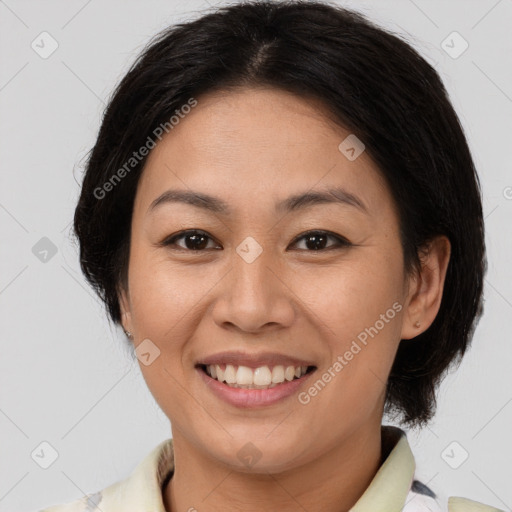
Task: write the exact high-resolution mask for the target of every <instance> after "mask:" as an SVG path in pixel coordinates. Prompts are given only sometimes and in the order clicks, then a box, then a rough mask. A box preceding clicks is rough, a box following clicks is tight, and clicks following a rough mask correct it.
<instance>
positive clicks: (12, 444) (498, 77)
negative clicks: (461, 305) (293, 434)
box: [0, 0, 512, 512]
mask: <svg viewBox="0 0 512 512" xmlns="http://www.w3.org/2000/svg"><path fill="white" fill-rule="evenodd" d="M212 3H213V0H212ZM342 3H343V5H347V6H350V7H353V8H355V9H357V10H360V11H362V12H363V13H366V14H367V15H369V17H370V18H371V19H373V20H375V21H376V22H378V23H380V24H381V25H383V26H385V27H388V28H390V29H392V30H393V31H395V32H398V33H402V34H405V35H407V37H408V39H409V41H410V42H411V44H413V46H415V47H416V48H417V49H418V50H419V51H420V52H421V53H422V54H423V55H424V56H425V57H426V58H427V60H429V61H430V62H432V63H434V64H435V66H436V69H438V70H439V72H440V74H441V76H442V78H443V80H444V82H445V84H446V87H447V88H448V90H449V93H450V95H451V97H452V101H453V103H454V106H455V108H456V110H457V112H458V114H459V116H460V118H461V121H462V124H463V126H464V129H465V131H466V134H467V137H468V139H469V142H470V146H471V148H472V151H473V155H474V159H475V162H476V165H477V168H478V171H479V174H480V177H481V181H482V186H483V193H484V212H485V217H486V228H487V234H486V236H487V248H488V259H489V271H488V274H487V279H486V281H485V315H484V317H483V318H482V320H481V322H480V324H479V327H478V328H477V331H476V335H475V338H474V341H473V347H472V349H471V351H470V352H469V353H468V354H467V357H466V358H465V360H464V362H463V363H462V365H461V366H460V368H459V369H458V371H457V373H454V374H452V375H450V376H449V377H448V378H447V379H446V380H445V381H444V383H443V385H442V387H441V390H440V394H439V408H438V414H437V416H436V419H435V421H434V422H433V423H432V424H431V425H430V427H429V428H427V429H425V430H424V431H422V432H416V431H409V433H408V437H409V440H410V443H411V445H412V448H413V451H414V453H415V455H416V461H417V466H418V475H419V476H420V477H421V478H422V480H423V481H424V482H425V483H427V484H428V485H430V486H431V487H432V488H433V489H434V490H435V491H437V492H439V493H440V494H441V495H445V496H448V495H459V496H466V497H470V498H472V499H476V500H479V501H482V502H484V503H487V504H490V505H494V506H496V507H499V508H502V509H504V510H510V508H511V506H512V487H511V485H510V481H511V471H510V466H511V459H512V457H511V454H512V441H511V436H510V433H511V425H512V403H511V402H512V385H511V377H510V368H511V367H512V346H511V339H512V327H511V323H510V321H509V319H510V317H511V314H512V285H511V283H512V271H511V266H510V259H511V257H512V242H511V239H512V237H511V227H510V226H511V221H512V188H511V187H512V173H511V165H510V149H511V148H512V137H511V133H512V130H511V128H512V70H511V65H510V62H511V60H510V55H512V41H511V28H512V0H500V1H497V0H481V1H467V0H464V1H463V0H451V1H427V0H414V1H412V0H395V1H388V2H383V1H377V0H374V1H364V2H363V1H359V2H348V1H347V2H342ZM225 4H226V3H225V2H220V3H219V4H218V5H225ZM207 8H209V5H208V3H207V2H206V1H201V0H197V1H193V2H192V1H191V2H184V1H181V2H180V1H169V0H166V1H157V0H152V1H146V2H142V1H138V2H135V1H126V0H125V1H121V0H115V1H114V0H110V1H108V2H106V1H103V2H100V1H98V0H92V1H91V0H89V1H85V2H84V1H82V0H68V1H59V2H57V1H46V2H36V1H22V0H17V1H16V0H6V1H0V26H1V29H0V51H1V66H0V109H1V117H0V120H1V121H0V162H1V166H2V170H1V174H0V176H1V187H0V225H1V230H2V243H1V244H0V258H1V261H0V325H1V327H2V331H1V355H0V379H1V381H0V446H1V454H0V511H25V512H26V511H31V510H36V509H38V508H42V507H43V506H48V505H50V504H55V503H61V502H65V501H69V500H71V499H75V498H78V497H80V496H82V495H83V494H84V493H93V492H95V491H97V490H99V489H102V488H104V487H106V486H107V485H110V484H111V483H113V482H115V481H118V480H120V479H121V478H125V477H126V476H127V475H128V474H129V473H130V472H131V471H132V470H133V468H134V467H135V466H136V464H137V463H138V462H139V461H140V460H141V459H142V458H143V457H144V456H145V455H146V454H147V453H148V452H149V451H150V450H151V449H152V448H153V447H155V446H156V444H157V443H159V442H160V441H162V440H163V439H165V438H167V437H169V436H170V428H169V423H168V421H167V418H166V417H165V416H164V415H163V413H162V412H161V411H160V410H159V408H158V406H157V405H156V403H155V401H154V400H153V398H152V396H151V395H150V393H149V391H148V390H147V387H146V384H145V382H144V380H143V379H142V377H141V373H140V369H139V367H138V365H137V364H134V363H132V360H131V357H130V355H129V353H128V351H127V350H126V349H125V348H124V341H123V339H122V336H121V333H120V332H119V331H117V330H115V329H113V328H111V327H110V326H109V324H108V322H107V320H106V315H105V313H104V311H103V308H102V306H101V304H100V303H99V300H98V299H96V297H95V296H94V294H93V292H92V291H91V290H90V289H89V287H88V286H87V285H86V283H85V281H84V279H83V278H82V275H81V273H80V271H79V266H78V258H77V252H76V247H75V246H74V245H73V243H72V241H71V238H70V231H69V229H70V222H71V219H72V215H73V210H74V206H75V201H76V199H77V196H78V191H79V183H80V180H81V170H82V167H81V164H82V163H83V157H84V156H85V154H86V152H87V151H88V150H89V148H90V147H91V146H92V144H93V142H94V138H95V135H96V133H97V130H98V128H99V123H100V119H101V113H102V110H103V108H104V102H105V101H106V100H107V98H108V96H109V94H110V92H111V91H112V89H113V87H114V85H115V84H116V83H117V82H118V81H119V80H120V79H121V77H122V76H123V74H124V73H125V72H126V70H127V69H128V66H129V65H130V64H131V62H132V61H133V59H134V58H135V55H136V54H137V53H138V52H139V51H140V50H141V49H142V48H143V46H144V44H145V43H146V42H147V41H148V39H149V38H150V37H151V36H152V35H154V34H155V33H156V32H157V31H158V30H160V29H162V28H164V27H165V26H167V25H169V24H171V23H174V22H177V21H182V20H186V19H190V18H192V17H195V16H196V15H197V14H198V13H199V12H201V11H203V10H204V9H207ZM43 31H47V32H49V33H50V34H51V36H52V37H53V38H54V39H55V40H56V41H57V42H58V45H59V46H58V49H57V50H56V51H55V52H54V53H53V54H52V55H51V56H50V57H48V58H47V59H43V58H41V57H40V56H39V55H38V54H37V53H36V52H35V51H34V50H33V49H32V47H31V43H32V41H33V40H36V42H37V41H38V39H37V38H38V36H39V34H40V33H41V32H43ZM453 31H457V32H459V33H460V34H461V36H462V37H463V38H464V39H465V40H466V41H467V42H468V43H469V47H468V49H467V50H466V51H465V52H464V53H463V54H462V55H460V56H459V57H458V58H452V57H451V56H449V55H448V54H447V53H446V52H445V50H444V49H443V47H442V44H441V43H442V41H443V40H445V39H446V38H447V36H448V35H449V34H451V33H452V32H453ZM39 44H41V43H39ZM458 44H459V43H458V42H456V43H453V45H454V47H455V50H456V49H457V48H460V46H457V45H458ZM46 48H48V46H46ZM42 237H48V238H49V239H50V240H51V241H52V242H53V244H55V245H56V247H57V250H58V252H57V253H56V254H55V255H54V256H53V257H51V258H48V261H47V262H46V263H44V262H42V261H40V259H38V258H37V257H36V256H35V255H34V254H33V252H32V248H33V246H34V245H35V244H36V243H37V242H38V241H39V240H40V239H41V238H42ZM43 441H47V442H48V443H50V444H51V445H52V446H53V447H54V448H55V449H56V450H57V452H58V458H57V460H56V461H55V462H54V463H53V464H52V465H51V466H50V467H49V468H48V469H42V468H41V467H40V466H39V465H38V464H36V462H35V461H34V460H33V459H32V458H31V453H32V452H33V451H34V449H36V448H37V447H38V446H39V445H40V443H41V442H43ZM453 441H456V442H457V443H459V444H460V446H461V447H463V449H465V450H466V451H467V452H468V453H469V458H468V459H467V460H466V461H465V462H464V463H463V464H462V465H460V467H458V469H453V468H452V467H450V466H449V465H448V463H447V460H448V459H451V460H450V462H451V464H452V465H454V462H453V461H454V460H455V463H456V462H457V460H459V459H460V457H461V448H460V447H458V446H456V448H455V450H454V451H453V452H452V451H451V449H448V452H444V450H445V449H446V448H447V447H448V446H449V445H450V443H452V442H453ZM443 452H444V453H445V455H444V457H443V456H442V453H443ZM46 453H48V451H46ZM446 454H448V457H447V456H446Z"/></svg>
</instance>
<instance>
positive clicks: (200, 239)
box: [162, 229, 213, 251]
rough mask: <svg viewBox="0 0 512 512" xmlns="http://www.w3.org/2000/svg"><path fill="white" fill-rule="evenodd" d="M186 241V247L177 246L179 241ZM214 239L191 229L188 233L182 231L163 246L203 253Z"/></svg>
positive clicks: (164, 242) (167, 240)
mask: <svg viewBox="0 0 512 512" xmlns="http://www.w3.org/2000/svg"><path fill="white" fill-rule="evenodd" d="M181 239H183V240H184V245H180V244H176V241H177V240H181ZM209 240H211V241H213V239H212V238H211V237H210V236H209V235H207V234H206V233H205V232H204V231H199V230H195V229H190V230H188V231H181V232H180V233H177V234H175V235H172V236H171V237H170V238H167V239H166V240H164V241H163V242H162V245H163V246H170V245H176V246H177V247H179V248H181V249H185V250H189V251H201V250H203V249H206V248H207V246H208V241H209Z"/></svg>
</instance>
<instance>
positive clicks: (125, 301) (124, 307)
mask: <svg viewBox="0 0 512 512" xmlns="http://www.w3.org/2000/svg"><path fill="white" fill-rule="evenodd" d="M117 295H118V297H119V308H120V309H121V324H122V325H123V329H124V330H125V331H128V332H132V333H133V324H132V314H131V304H130V294H129V293H128V291H127V290H125V289H124V288H121V289H120V290H119V292H118V294H117Z"/></svg>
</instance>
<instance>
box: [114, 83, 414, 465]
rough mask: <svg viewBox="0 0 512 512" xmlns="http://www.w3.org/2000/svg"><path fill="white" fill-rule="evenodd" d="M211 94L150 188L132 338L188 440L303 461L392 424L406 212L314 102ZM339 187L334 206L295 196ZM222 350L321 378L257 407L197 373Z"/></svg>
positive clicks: (262, 94)
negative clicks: (389, 396) (385, 413)
mask: <svg viewBox="0 0 512 512" xmlns="http://www.w3.org/2000/svg"><path fill="white" fill-rule="evenodd" d="M197 101H198V103H197V106H195V107H194V108H193V109H191V112H190V113H188V114H187V115H186V116H184V118H183V119H181V120H180V122H179V123H178V124H176V125H175V126H174V128H173V129H172V131H170V132H169V133H168V134H167V135H166V136H165V137H164V138H162V140H161V141H160V142H159V143H158V144H157V146H156V147H155V148H154V149H153V150H152V152H151V153H150V155H149V157H148V160H147V163H146V166H145V169H144V171H143V175H142V177H141V180H140V182H139V186H138V190H137V194H136V198H135V204H134V213H133V219H132V232H131V248H130V259H129V273H128V289H127V292H126V293H124V294H123V295H122V297H121V299H122V310H123V314H124V317H123V318H124V320H123V323H124V326H125V328H126V329H128V330H129V331H131V332H132V333H133V335H134V343H135V345H136V346H139V344H141V343H145V344H146V345H141V347H145V348H144V351H146V352H147V353H149V354H150V355H149V356H146V363H147V362H150V364H142V362H141V363H140V367H141V370H142V372H143V375H144V378H145V380H146V382H147V385H148V386H149V389H150V391H151V393H152V394H153V395H154V397H155V399H156V401H157V402H158V404H159V405H160V407H161V408H162V410H163V411H164V413H165V414H166V415H167V416H168V418H169V419H170V421H171V424H172V428H173V433H174V437H175V438H176V437H177V436H178V433H179V436H180V438H181V439H183V440H186V442H187V443H189V444H190V445H191V446H194V447H195V449H196V450H197V451H198V452H200V453H203V454H205V456H209V457H210V458H211V459H215V460H217V461H222V462H223V463H225V464H228V465H231V466H236V467H237V468H240V467H241V466H242V465H243V464H242V462H241V458H240V450H241V448H243V447H244V446H247V443H249V442H251V443H253V445H254V446H256V447H258V450H259V451H260V455H261V459H260V461H259V462H258V464H257V468H258V469H259V470H262V471H264V470H277V469H280V470H283V469H285V468H292V467H293V466H294V465H296V464H299V463H300V462H305V461H307V460H312V459H314V458H315V457H317V456H318V454H319V453H323V452H327V451H328V450H332V449H333V447H335V446H338V445H339V444H340V443H343V442H344V441H346V440H347V439H349V438H350V436H353V435H354V433H356V432H364V429H365V428H366V426H367V425H373V426H375V425H376V424H377V425H380V421H381V418H382V409H383V404H384V389H385V382H386V379H387V376H388V374H389V371H390V368H391V365H392V362H393V359H394V356H395V353H396V350H397V347H398V343H399V341H400V338H401V337H407V336H406V334H407V332H405V330H406V326H405V324H404V319H405V318H406V316H405V315H404V313H405V312H406V310H407V308H408V306H409V301H408V290H409V288H408V283H407V282H406V281H405V277H404V270H403V269H404V262H403V256H402V249H401V245H400V239H399V231H398V229H399V226H398V216H397V213H396V209H395V206H394V203H393V201H392V197H391V194H390V191H389V189H388V188H387V186H386V183H385V181H384V179H383V178H382V177H381V175H380V173H379V171H378V169H377V167H376V166H375V164H374V163H373V162H372V161H371V159H370V158H369V156H368V155H367V153H366V152H364V151H363V152H362V153H361V154H360V155H359V156H357V153H354V152H352V151H350V149H348V152H347V148H350V144H349V142H346V143H344V144H342V149H341V150H340V149H339V145H340V143H342V142H343V141H344V140H345V139H346V138H347V136H349V135H350V132H348V131H346V130H343V129H342V128H340V127H339V126H336V125H335V124H333V123H331V122H329V121H328V119H327V117H326V116H325V114H324V113H323V111H322V106H321V105H319V104H318V103H316V102H312V101H306V100H304V99H300V98H298V97H296V96H293V95H291V94H289V93H286V92H282V91H277V90H273V89H263V88H258V89H240V90H239V91H237V92H229V93H224V94H222V93H217V94H209V95H204V96H201V97H199V98H197ZM349 141H350V139H349ZM358 149H360V148H359V147H355V151H357V150H358ZM353 153H354V154H353ZM354 155H355V156H357V158H355V159H354ZM347 156H350V157H351V158H348V157H347ZM329 189H332V190H335V189H336V191H337V192H336V193H335V194H334V195H328V194H327V195H326V197H328V198H330V199H331V200H330V201H329V200H327V199H325V198H324V199H323V200H321V199H319V198H318V196H316V199H311V198H309V200H308V199H307V198H306V199H303V200H300V199H299V200H296V201H288V202H287V200H288V199H289V198H291V197H294V196H300V195H302V194H306V193H326V191H327V190H329ZM169 190H173V191H178V192H187V193H190V192H192V193H194V194H196V196H195V197H196V198H197V197H198V195H199V194H202V195H205V196H206V195H208V196H212V197H213V198H215V200H216V201H217V203H215V207H213V206H211V204H210V202H208V201H205V200H200V201H196V203H197V204H191V203H192V202H193V201H192V202H191V201H189V202H183V201H180V200H178V199H177V198H176V195H175V196H174V200H171V199H169V197H168V200H162V199H160V201H157V203H158V204H156V205H155V201H156V200H157V199H158V198H161V196H162V194H164V193H165V192H167V191H169ZM335 196H336V197H337V198H338V200H335ZM221 203H222V205H223V206H224V208H220V206H219V205H220V204H221ZM152 205H153V206H152ZM185 230H187V233H183V232H184V231H185ZM411 336H412V335H411ZM143 340H145V341H143ZM147 340H149V341H147ZM158 351H159V354H158ZM224 352H236V353H239V354H242V358H243V357H246V359H247V361H248V364H250V363H251V362H253V363H254V361H255V360H253V359H250V358H251V356H255V357H256V356H260V355H262V354H263V355H269V354H270V356H271V359H270V360H269V361H271V364H267V365H266V366H268V367H269V368H268V370H269V371H270V374H271V376H273V375H274V373H273V367H272V361H274V362H277V364H276V365H275V366H279V363H280V362H283V361H284V362H285V364H284V365H283V366H284V369H285V370H286V366H287V364H286V361H285V360H284V359H279V357H280V356H283V357H288V358H289V361H288V362H290V361H291V360H292V359H294V360H296V361H297V362H298V363H301V362H302V363H304V366H308V367H314V371H313V372H309V373H307V374H306V375H305V376H304V377H302V378H299V379H295V380H294V381H293V382H291V383H290V384H291V385H293V386H294V387H293V388H292V387H290V384H279V385H276V386H274V387H273V388H272V389H270V390H269V391H261V392H260V390H256V391H257V392H259V396H260V397H262V396H266V397H267V398H268V397H269V396H270V397H271V398H272V397H274V398H275V397H276V396H277V395H278V392H277V391H276V390H278V389H279V386H283V387H285V386H288V387H289V388H290V389H292V391H287V392H285V393H284V392H281V391H279V393H281V395H283V396H281V398H280V399H274V401H267V402H253V405H252V406H251V405H249V404H248V402H247V401H246V402H244V400H251V398H247V397H248V396H249V395H251V396H252V397H254V396H256V394H255V392H254V390H253V391H249V390H245V389H238V390H236V389H233V388H230V387H228V386H227V384H225V383H224V384H218V383H215V386H212V382H213V381H212V379H211V378H210V377H207V376H206V374H205V373H204V372H203V370H201V369H200V368H198V367H197V365H198V363H201V362H203V361H205V360H206V359H207V358H209V357H213V356H215V355H217V354H220V353H224ZM155 355H158V356H157V357H156V358H155ZM222 357H224V360H225V361H226V362H229V361H235V362H240V361H242V362H240V365H241V366H244V365H243V361H244V359H242V360H240V359H228V358H227V356H221V359H222ZM272 357H273V359H272ZM153 359H154V360H153ZM264 361H266V360H264ZM256 363H257V361H256ZM256 363H255V366H258V364H259V363H258V364H256ZM299 365H300V364H299ZM236 366H237V365H236V364H235V365H234V370H236ZM253 366H254V365H253ZM260 366H261V365H260ZM263 366H265V365H263ZM292 366H293V365H292ZM221 369H222V363H221ZM279 371H280V370H276V372H277V373H278V374H279ZM257 372H259V373H260V376H262V377H261V378H263V376H265V375H268V374H267V373H266V370H257ZM251 375H253V374H251ZM278 380H279V379H278ZM319 381H320V382H321V383H320V384H319ZM315 383H316V385H315ZM219 386H220V387H222V388H224V389H222V390H220V391H219V389H220V387H219ZM226 388H228V390H227V393H226ZM315 390H316V391H315ZM228 393H229V396H231V397H232V400H237V398H236V397H235V395H237V396H238V400H239V402H236V403H235V402H233V401H230V400H228V399H226V398H225V397H226V396H227V394H228ZM265 393H266V395H265ZM272 393H273V394H272ZM233 397H234V398H233ZM244 397H245V398H244ZM252 399H253V400H256V398H252ZM269 400H270V399H269ZM305 438H307V439H308V443H303V442H301V441H303V440H304V439H305ZM255 468H256V466H255ZM255 470H256V469H255Z"/></svg>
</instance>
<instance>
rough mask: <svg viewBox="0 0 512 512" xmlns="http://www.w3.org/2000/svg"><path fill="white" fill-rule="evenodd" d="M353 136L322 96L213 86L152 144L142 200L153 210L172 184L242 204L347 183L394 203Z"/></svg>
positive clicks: (366, 196) (371, 201) (371, 199)
mask: <svg viewBox="0 0 512 512" xmlns="http://www.w3.org/2000/svg"><path fill="white" fill-rule="evenodd" d="M347 137H348V139H347ZM353 137H354V136H353V135H351V133H350V132H349V131H348V130H346V129H344V128H343V127H341V126H339V125H338V124H336V123H334V122H333V121H332V120H331V119H330V116H329V113H328V111H327V109H326V107H325V105H323V104H322V103H321V102H319V101H317V100H310V99H305V98H301V97H298V96H295V95H292V94H291V93H288V92H285V91H281V90H277V89H269V88H250V89H239V90H236V91H220V92H216V93H210V94H205V95H203V96H200V97H198V98H197V105H196V106H195V107H194V108H193V109H191V111H190V112H189V113H188V114H186V115H183V116H181V118H180V120H179V122H178V123H177V124H175V125H174V126H173V128H172V130H171V131H169V133H168V134H166V135H164V136H163V138H162V140H161V141H160V142H158V143H157V145H156V147H155V148H154V149H153V150H152V151H151V153H150V155H149V156H148V159H147V161H146V165H145V168H144V171H143V174H142V177H141V180H140V182H139V188H138V193H137V200H136V203H137V205H138V206H139V207H140V208H144V210H145V211H147V209H148V208H149V206H150V204H151V202H152V201H154V199H155V198H156V197H157V196H158V195H160V194H162V192H164V191H165V190H166V189H176V188H179V189H183V190H191V191H200V192H204V193H208V194H209V195H215V196H217V197H222V198H225V199H226V201H227V202H229V203H230V204H231V203H232V204H233V205H234V208H235V209H236V208H237V206H243V205H247V204H253V205H254V204H258V205H263V203H266V202H268V203H269V205H270V204H272V205H273V204H274V203H276V202H278V201H279V200H280V199H283V198H284V197H288V196H289V195H290V194H298V193H301V192H304V191H305V190H317V189H322V188H326V187H343V189H344V190H346V191H348V192H350V193H353V194H354V195H357V196H358V197H359V198H361V200H362V202H363V203H365V204H366V205H368V206H369V208H370V209H372V210H375V211H378V210H381V211H382V210H383V208H384V207H385V206H386V204H385V203H386V202H387V203H388V204H387V206H388V207H392V205H391V204H390V203H391V196H390V193H389V191H388V190H387V187H386V184H385V181H384V179H383V177H382V176H381V174H380V171H379V170H378V168H377V166H376V165H375V164H374V163H373V161H372V160H371V158H370V157H369V156H368V154H367V153H366V152H365V151H362V153H361V154H360V155H359V156H358V157H357V158H355V159H349V158H347V156H346V154H345V153H344V152H343V149H344V148H346V146H347V144H349V145H350V143H351V142H352V143H353V141H354V139H353ZM347 140H348V141H349V142H346V143H345V142H344V141H347ZM340 144H341V148H342V149H340ZM355 149H356V150H360V149H361V147H356V148H355ZM352 154H353V153H352Z"/></svg>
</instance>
